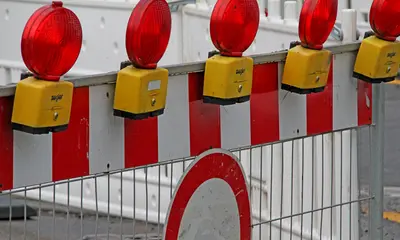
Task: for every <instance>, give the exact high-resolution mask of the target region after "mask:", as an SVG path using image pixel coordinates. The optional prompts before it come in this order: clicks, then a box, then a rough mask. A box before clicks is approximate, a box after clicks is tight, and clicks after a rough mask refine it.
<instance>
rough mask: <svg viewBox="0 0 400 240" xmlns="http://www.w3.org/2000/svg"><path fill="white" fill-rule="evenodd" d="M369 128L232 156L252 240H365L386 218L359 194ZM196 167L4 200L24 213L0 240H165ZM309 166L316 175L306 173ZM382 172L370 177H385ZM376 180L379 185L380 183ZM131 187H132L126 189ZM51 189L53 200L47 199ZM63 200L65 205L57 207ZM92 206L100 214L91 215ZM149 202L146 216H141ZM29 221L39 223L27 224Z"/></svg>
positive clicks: (91, 180)
mask: <svg viewBox="0 0 400 240" xmlns="http://www.w3.org/2000/svg"><path fill="white" fill-rule="evenodd" d="M363 128H364V129H360V128H351V129H347V130H344V131H337V132H333V133H326V134H322V135H316V136H309V137H307V138H298V139H291V140H287V141H284V142H278V143H273V144H265V145H261V146H249V147H246V148H241V149H236V150H233V153H234V154H235V155H236V156H237V157H238V158H239V159H240V161H241V163H242V164H243V166H244V168H245V170H246V173H247V174H248V182H249V186H250V196H251V203H252V216H253V223H252V226H251V228H252V229H253V239H366V238H365V237H366V236H364V235H363V234H362V233H364V232H366V231H367V230H368V226H367V224H366V223H368V221H377V218H380V216H376V215H374V214H370V215H369V216H367V212H366V211H365V210H367V209H370V211H371V210H372V211H373V208H370V207H369V206H370V204H371V201H372V200H375V201H377V200H379V198H376V195H374V194H373V193H371V192H365V191H364V192H361V191H358V184H359V183H358V178H357V171H356V169H357V162H358V161H360V159H357V154H356V152H355V151H354V148H353V146H352V145H353V144H357V138H359V137H360V134H359V132H360V131H361V130H363V131H364V135H363V137H364V140H367V141H372V142H371V145H372V144H374V142H373V139H374V138H373V137H371V136H373V135H372V131H373V127H369V126H368V127H363ZM365 133H366V135H365ZM333 149H337V150H335V151H333ZM371 152H372V151H371ZM279 155H280V156H279ZM191 160H192V158H187V159H176V160H173V161H166V162H161V163H158V164H155V165H149V166H145V167H139V168H135V169H125V170H121V171H113V172H106V173H103V174H97V175H94V176H87V177H83V178H78V179H73V180H68V181H62V182H57V183H49V184H42V185H39V186H34V187H26V188H23V189H16V190H12V191H8V192H3V193H2V199H3V200H2V201H3V204H4V203H12V202H13V201H14V202H15V201H22V202H20V203H19V204H21V209H18V208H14V207H12V204H9V211H8V217H7V218H8V223H7V226H6V225H5V222H2V223H1V225H3V226H2V227H1V230H0V233H1V237H0V239H29V240H30V239H161V236H162V233H163V222H164V219H165V214H163V213H162V212H163V211H162V208H165V206H166V204H168V202H169V201H170V199H171V198H172V196H173V192H174V187H175V185H176V181H177V180H178V179H177V178H176V176H179V175H180V174H181V173H182V172H183V171H185V169H186V168H187V166H188V165H189V164H190V162H191ZM305 162H306V164H305ZM307 162H308V163H309V164H310V166H312V167H311V168H305V167H304V166H305V165H308V164H307ZM377 165H379V163H375V165H374V166H375V168H374V170H373V171H372V172H376V171H377V170H379V169H377ZM354 174H355V176H354ZM372 176H373V178H372V179H371V183H374V182H375V181H376V180H377V179H376V176H375V177H374V175H372ZM126 179H130V180H132V179H133V181H130V182H129V183H127V184H125V183H126V182H125V180H126ZM118 180H119V183H118V184H117V183H116V181H118ZM375 184H376V182H375ZM72 185H80V187H78V188H79V189H80V195H81V196H83V197H81V198H80V203H79V205H80V207H76V206H77V204H76V203H74V204H73V205H74V206H71V199H70V198H69V196H70V194H71V192H70V191H71V189H72V188H71V186H72ZM87 185H93V189H94V193H93V195H94V199H88V198H86V197H85V196H86V195H87V194H88V193H85V191H86V189H87V188H85V186H87ZM46 188H47V189H48V188H50V189H51V188H52V191H53V192H54V193H55V194H51V195H48V194H47V195H46V196H44V195H43V193H42V190H43V189H46ZM57 188H65V191H66V194H67V197H66V198H64V197H63V196H57V193H56V192H57V191H56V189H57ZM74 189H77V188H74ZM354 190H355V191H354ZM47 192H48V191H47ZM100 193H102V194H104V193H106V194H107V198H108V202H107V204H106V205H105V206H104V205H103V206H99V201H98V198H99V194H100ZM15 195H18V198H15ZM310 196H311V197H310ZM29 197H30V198H32V197H34V198H37V199H38V201H32V200H29ZM61 198H62V199H65V201H66V202H65V205H59V203H60V200H59V199H61ZM110 198H118V199H119V201H120V204H119V205H115V204H111V203H110V202H111V200H110ZM128 199H129V200H131V201H132V202H127V200H128ZM304 199H307V201H305V200H304ZM310 200H311V201H310ZM91 201H94V206H95V208H94V209H90V208H91V207H90V206H93V204H89V202H91ZM56 202H57V204H56ZM143 202H144V206H145V208H144V209H138V206H137V205H143ZM372 203H373V202H372ZM375 204H376V203H375ZM375 204H372V205H375ZM378 204H380V203H378ZM121 206H122V207H121ZM13 209H14V210H13ZM32 209H34V210H35V211H37V212H36V214H35V213H34V212H32ZM110 209H113V210H111V211H110ZM13 211H16V212H13ZM21 211H22V212H21ZM116 211H119V214H116ZM370 211H369V212H370ZM110 212H114V213H110ZM372 213H374V212H372ZM31 215H37V216H34V217H28V216H31ZM13 216H22V219H12V218H13ZM132 219H133V220H132ZM363 222H364V224H363ZM358 223H360V225H358ZM358 227H360V229H358ZM4 231H5V232H4ZM370 239H371V238H370Z"/></svg>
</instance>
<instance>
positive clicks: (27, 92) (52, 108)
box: [11, 76, 74, 134]
mask: <svg viewBox="0 0 400 240" xmlns="http://www.w3.org/2000/svg"><path fill="white" fill-rule="evenodd" d="M73 91H74V86H73V84H72V83H71V82H68V81H62V80H60V81H45V80H41V79H37V78H35V77H33V76H29V77H27V78H25V79H23V80H21V81H19V82H18V83H17V87H16V91H15V97H14V106H13V112H12V119H11V122H12V128H13V129H14V130H18V131H22V132H26V133H30V134H47V133H49V132H60V131H64V130H66V129H67V128H68V123H69V119H70V113H71V104H72V96H73Z"/></svg>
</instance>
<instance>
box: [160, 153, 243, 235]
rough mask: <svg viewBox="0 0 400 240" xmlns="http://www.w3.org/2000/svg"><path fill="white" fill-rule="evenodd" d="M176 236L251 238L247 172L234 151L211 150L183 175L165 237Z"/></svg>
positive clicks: (170, 213)
mask: <svg viewBox="0 0 400 240" xmlns="http://www.w3.org/2000/svg"><path fill="white" fill-rule="evenodd" d="M177 239H180V240H189V239H190V240H233V239H235V240H250V239H251V210H250V198H249V192H248V186H247V182H246V176H245V173H244V171H243V168H242V166H241V164H240V162H239V160H238V159H237V157H236V156H235V155H233V154H232V153H230V152H228V151H225V150H223V149H212V150H208V151H206V152H204V153H202V154H200V155H199V156H198V157H197V158H196V159H195V160H194V161H193V162H192V163H191V164H190V166H189V167H188V169H187V170H186V171H185V173H184V174H183V176H182V177H181V179H180V181H179V183H178V186H177V188H176V190H175V193H174V197H173V199H172V201H171V203H170V205H169V209H168V213H167V217H166V223H165V227H164V240H177Z"/></svg>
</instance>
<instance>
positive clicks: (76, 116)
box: [53, 87, 89, 181]
mask: <svg viewBox="0 0 400 240" xmlns="http://www.w3.org/2000/svg"><path fill="white" fill-rule="evenodd" d="M88 174H89V88H88V87H81V88H75V89H74V95H73V99H72V108H71V118H70V121H69V124H68V129H67V130H66V131H63V132H58V133H53V181H59V180H64V179H68V178H75V177H81V176H85V175H88Z"/></svg>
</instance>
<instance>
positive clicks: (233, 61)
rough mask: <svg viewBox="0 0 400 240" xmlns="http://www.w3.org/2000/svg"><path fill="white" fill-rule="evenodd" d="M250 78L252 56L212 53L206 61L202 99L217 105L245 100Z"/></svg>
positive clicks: (251, 75)
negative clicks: (227, 55) (229, 55)
mask: <svg viewBox="0 0 400 240" xmlns="http://www.w3.org/2000/svg"><path fill="white" fill-rule="evenodd" d="M252 80H253V59H252V58H250V57H226V56H221V55H214V56H213V57H211V58H209V59H207V61H206V68H205V74H204V87H203V101H204V102H206V103H213V104H219V105H230V104H235V103H239V102H246V101H248V100H249V99H250V94H251V87H252Z"/></svg>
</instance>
